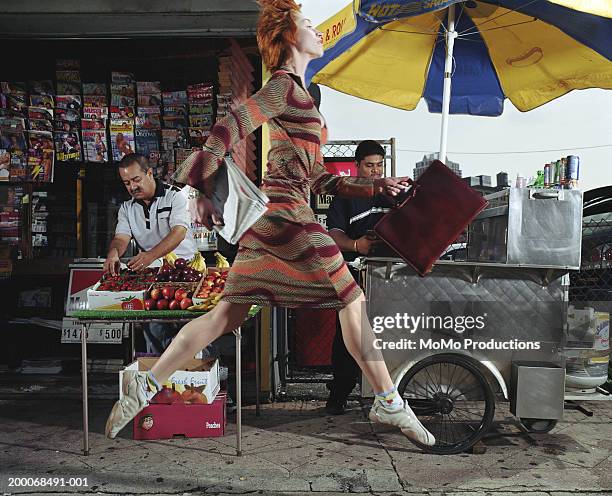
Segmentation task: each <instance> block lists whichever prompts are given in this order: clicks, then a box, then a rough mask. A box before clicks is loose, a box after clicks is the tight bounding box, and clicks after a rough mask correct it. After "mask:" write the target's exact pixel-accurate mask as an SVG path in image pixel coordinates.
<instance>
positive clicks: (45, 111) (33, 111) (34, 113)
mask: <svg viewBox="0 0 612 496" xmlns="http://www.w3.org/2000/svg"><path fill="white" fill-rule="evenodd" d="M28 119H46V120H48V121H52V120H53V109H52V108H46V107H28Z"/></svg>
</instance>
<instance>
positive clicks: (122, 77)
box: [111, 71, 134, 84]
mask: <svg viewBox="0 0 612 496" xmlns="http://www.w3.org/2000/svg"><path fill="white" fill-rule="evenodd" d="M111 82H112V83H113V84H128V83H129V84H134V73H132V72H114V71H113V72H111Z"/></svg>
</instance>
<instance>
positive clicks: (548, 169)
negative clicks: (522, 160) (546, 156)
mask: <svg viewBox="0 0 612 496" xmlns="http://www.w3.org/2000/svg"><path fill="white" fill-rule="evenodd" d="M551 184H552V164H544V187H545V188H550V186H551Z"/></svg>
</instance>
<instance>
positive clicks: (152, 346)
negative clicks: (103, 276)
mask: <svg viewBox="0 0 612 496" xmlns="http://www.w3.org/2000/svg"><path fill="white" fill-rule="evenodd" d="M119 175H120V176H121V180H122V181H123V184H124V185H125V188H126V189H127V190H128V192H129V193H130V195H131V196H132V199H131V200H128V201H126V202H123V203H122V205H121V207H120V209H119V214H118V220H117V228H116V229H115V236H114V238H113V239H112V241H111V243H110V246H109V248H108V254H107V257H106V261H105V262H104V270H105V272H110V273H111V274H113V275H114V274H116V273H117V272H118V271H119V257H121V256H122V255H123V254H124V253H125V251H126V250H127V247H128V245H129V243H130V240H131V239H132V238H133V239H134V240H135V241H136V245H137V246H138V248H139V249H140V253H138V255H136V256H135V257H133V258H132V259H131V260H130V261H129V262H128V264H127V265H128V267H129V268H130V269H131V270H135V271H142V270H144V269H146V268H147V267H148V266H149V265H151V264H152V263H153V262H154V261H155V260H157V259H158V258H162V257H164V256H165V255H167V254H168V253H170V252H174V253H175V254H176V255H177V257H180V258H185V259H186V260H191V258H192V257H193V255H194V253H195V252H196V245H195V242H194V240H193V235H192V233H191V230H190V228H189V223H190V219H189V216H188V213H187V199H186V198H185V195H184V194H183V193H182V192H181V190H180V189H179V188H177V187H176V186H171V185H169V184H165V183H163V182H161V181H156V180H155V178H154V177H153V169H151V167H150V166H149V161H148V160H147V158H146V157H144V156H142V155H139V154H137V153H131V154H129V155H126V156H125V157H123V159H122V160H121V162H120V163H119ZM177 332H178V328H177V326H175V325H172V324H155V323H152V324H149V325H148V326H145V332H144V336H145V341H146V344H147V352H148V353H162V352H163V351H164V350H165V349H166V347H167V346H168V345H169V344H170V341H172V338H173V337H174V335H175V334H176V333H177Z"/></svg>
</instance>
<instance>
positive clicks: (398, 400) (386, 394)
mask: <svg viewBox="0 0 612 496" xmlns="http://www.w3.org/2000/svg"><path fill="white" fill-rule="evenodd" d="M375 401H379V402H380V403H381V404H382V405H384V407H385V408H390V409H392V410H395V409H399V408H404V399H403V398H402V397H401V395H400V394H399V393H398V392H397V389H396V388H393V389H391V390H390V391H383V392H382V393H376V396H375Z"/></svg>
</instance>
